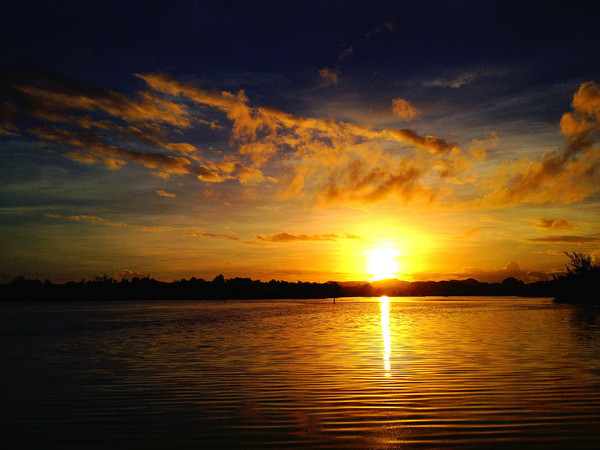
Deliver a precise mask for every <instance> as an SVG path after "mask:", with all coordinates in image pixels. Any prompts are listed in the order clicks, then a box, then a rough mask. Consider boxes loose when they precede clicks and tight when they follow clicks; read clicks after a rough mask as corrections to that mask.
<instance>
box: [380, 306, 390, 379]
mask: <svg viewBox="0 0 600 450" xmlns="http://www.w3.org/2000/svg"><path fill="white" fill-rule="evenodd" d="M381 335H382V336H383V367H384V370H385V376H386V377H391V376H392V373H391V370H392V366H391V362H390V354H391V353H392V338H391V336H390V299H389V297H387V296H383V297H381Z"/></svg>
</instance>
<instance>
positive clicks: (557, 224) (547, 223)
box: [534, 217, 574, 231]
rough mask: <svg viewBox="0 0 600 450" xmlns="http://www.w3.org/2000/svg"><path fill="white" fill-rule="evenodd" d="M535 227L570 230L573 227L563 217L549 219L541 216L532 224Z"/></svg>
mask: <svg viewBox="0 0 600 450" xmlns="http://www.w3.org/2000/svg"><path fill="white" fill-rule="evenodd" d="M534 226H535V227H536V228H542V229H544V230H548V231H555V230H572V229H573V228H574V227H573V225H572V224H570V223H569V222H567V221H566V220H565V219H549V218H546V217H541V218H539V219H538V222H537V223H536V224H535V225H534Z"/></svg>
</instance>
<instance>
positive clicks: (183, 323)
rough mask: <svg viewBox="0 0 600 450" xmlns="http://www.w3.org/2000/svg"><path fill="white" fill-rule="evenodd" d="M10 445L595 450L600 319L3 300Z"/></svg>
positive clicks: (317, 306) (341, 306)
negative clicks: (590, 448)
mask: <svg viewBox="0 0 600 450" xmlns="http://www.w3.org/2000/svg"><path fill="white" fill-rule="evenodd" d="M0 356H1V359H0V361H1V372H0V382H1V394H0V402H1V405H2V407H1V413H0V414H1V417H0V420H1V424H0V431H1V434H0V441H1V442H2V444H0V446H1V447H3V448H60V449H66V448H110V449H113V448H123V449H130V448H207V447H209V448H215V447H221V448H225V447H238V448H249V447H259V448H265V447H284V448H289V447H318V448H322V447H332V448H340V447H348V448H357V447H359V448H386V447H389V448H394V447H425V448H427V447H461V448H462V447H469V446H472V447H490V446H492V447H493V446H498V447H507V448H509V447H510V448H512V447H515V446H518V447H535V448H548V447H554V448H565V447H569V448H573V447H578V448H581V447H594V446H596V445H597V444H598V442H599V441H598V440H599V439H600V310H598V309H594V308H590V307H582V306H574V305H557V304H553V303H552V302H551V301H550V300H549V299H522V298H500V299H499V298H477V297H467V298H453V299H451V301H450V300H449V299H440V298H438V299H434V298H392V299H389V300H387V299H385V298H384V299H379V298H371V299H338V300H337V302H336V304H333V302H332V300H331V299H329V300H278V301H262V300H261V301H227V302H226V303H225V302H222V301H221V302H200V301H198V302H185V301H173V302H147V303H144V302H119V303H110V302H106V303H83V302H82V303H49V304H44V303H22V304H17V303H5V304H0Z"/></svg>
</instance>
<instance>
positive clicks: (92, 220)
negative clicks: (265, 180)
mask: <svg viewBox="0 0 600 450" xmlns="http://www.w3.org/2000/svg"><path fill="white" fill-rule="evenodd" d="M45 216H46V217H48V218H50V219H58V220H63V221H68V222H79V223H89V224H93V225H99V226H104V227H112V228H130V229H134V230H138V231H147V232H151V233H164V232H171V231H179V232H183V234H184V235H185V236H193V237H205V238H217V239H229V240H232V241H239V240H240V238H239V237H238V236H236V235H234V234H222V233H211V232H207V231H201V230H190V229H182V228H174V227H161V226H147V225H133V224H129V223H124V222H111V221H109V220H106V219H104V218H102V217H98V216H93V215H71V216H63V215H61V214H46V215H45Z"/></svg>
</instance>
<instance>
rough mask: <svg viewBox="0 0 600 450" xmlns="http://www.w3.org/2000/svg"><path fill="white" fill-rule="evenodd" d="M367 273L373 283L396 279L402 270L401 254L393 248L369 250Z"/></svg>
mask: <svg viewBox="0 0 600 450" xmlns="http://www.w3.org/2000/svg"><path fill="white" fill-rule="evenodd" d="M366 253H367V273H368V274H369V275H371V279H370V280H371V281H377V280H384V279H386V278H394V277H395V276H397V274H398V270H399V269H400V263H399V262H398V256H399V255H400V253H399V252H398V250H396V249H395V248H393V247H378V248H375V249H371V250H367V252H366Z"/></svg>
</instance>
